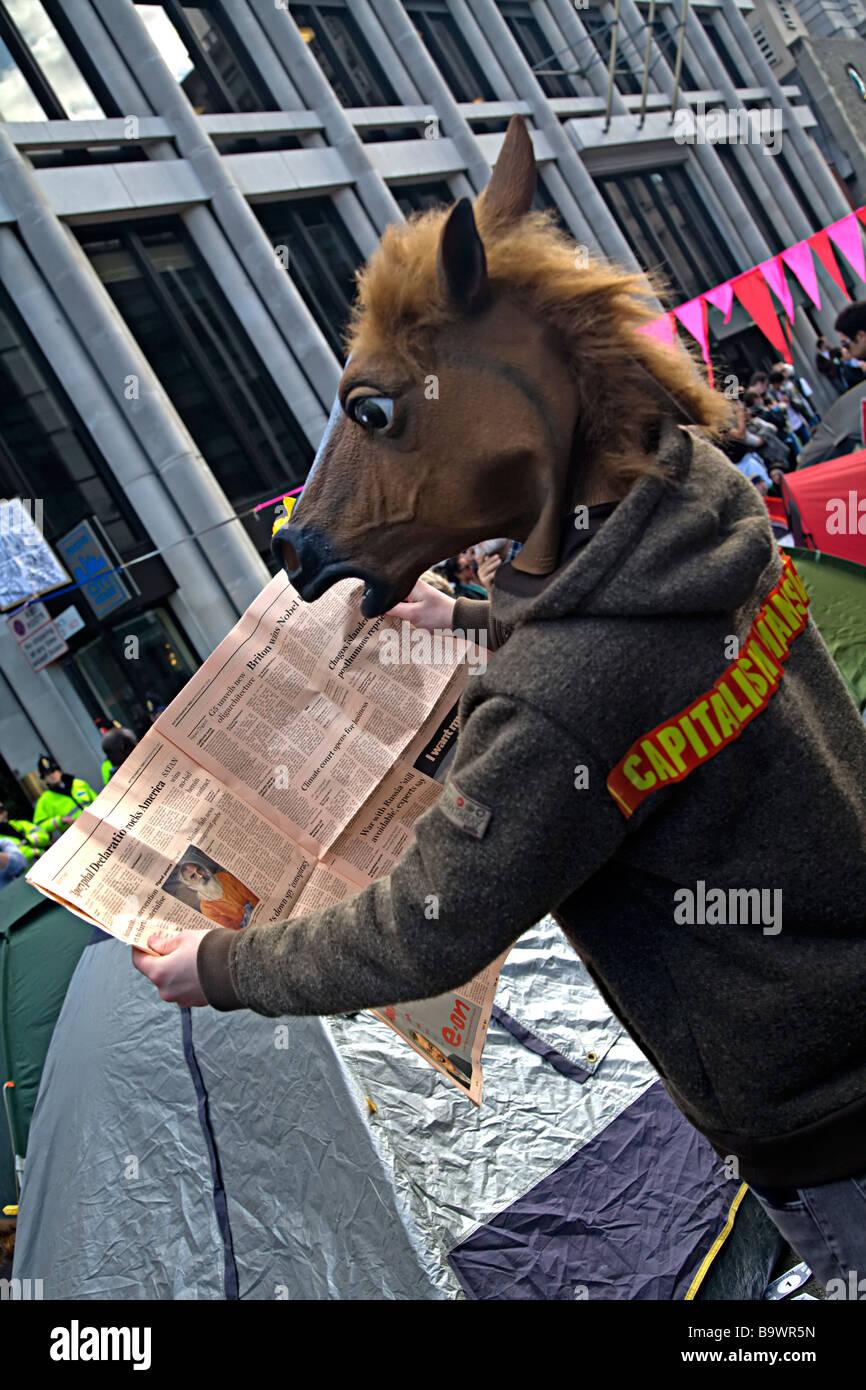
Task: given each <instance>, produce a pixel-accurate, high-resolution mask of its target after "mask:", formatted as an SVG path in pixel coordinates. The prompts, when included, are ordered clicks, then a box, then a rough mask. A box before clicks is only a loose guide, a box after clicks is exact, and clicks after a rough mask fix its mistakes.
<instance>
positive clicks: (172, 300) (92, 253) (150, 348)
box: [77, 219, 313, 554]
mask: <svg viewBox="0 0 866 1390" xmlns="http://www.w3.org/2000/svg"><path fill="white" fill-rule="evenodd" d="M77 234H78V236H79V239H80V240H81V242H82V245H83V246H84V250H85V251H86V252H87V254H88V256H89V257H90V260H91V263H92V264H93V266H94V269H95V270H96V272H97V274H98V275H99V277H100V279H101V280H102V282H103V284H104V285H105V287H106V289H107V290H108V293H109V294H110V295H111V298H112V299H113V301H114V303H115V305H116V306H117V308H118V310H119V312H120V313H121V315H122V316H123V318H124V319H125V321H126V323H127V324H128V325H129V328H130V330H131V332H132V334H133V336H134V337H135V339H136V340H137V342H138V344H139V346H140V347H141V349H142V351H143V353H144V354H145V356H146V357H147V359H148V361H149V362H150V364H151V366H152V367H153V369H154V371H155V372H156V373H157V375H158V377H159V379H160V381H161V382H162V384H163V387H164V389H165V391H166V393H167V395H168V396H169V398H170V400H171V401H172V403H173V405H174V407H175V409H176V410H177V412H178V414H179V415H180V417H181V419H182V420H183V422H184V424H185V425H186V427H187V429H188V430H189V432H190V434H191V435H192V437H193V439H194V440H195V442H196V444H197V445H198V447H199V449H200V450H201V452H202V454H203V455H204V457H205V459H206V460H207V463H208V464H209V466H210V468H211V469H212V470H213V473H214V475H215V477H216V479H217V481H218V482H219V483H220V485H221V486H222V488H223V489H224V491H225V493H226V495H227V496H228V498H229V499H230V501H231V502H232V503H233V504H234V506H235V507H236V508H237V509H238V510H239V511H240V510H243V509H244V508H245V507H248V506H251V505H253V504H255V503H256V502H259V501H263V500H264V499H266V498H268V497H271V496H273V495H274V494H275V493H276V492H277V491H278V490H279V489H280V488H281V487H291V486H293V485H295V484H297V483H301V482H303V480H304V478H305V476H306V473H307V470H308V468H309V465H310V462H311V460H312V453H313V451H312V449H311V447H310V445H309V442H308V441H307V439H306V437H305V435H303V433H302V432H301V430H300V428H299V427H298V425H297V423H296V421H295V420H294V418H293V417H292V415H291V414H290V412H289V410H288V408H287V406H286V405H285V402H284V400H283V398H282V396H280V395H279V393H278V392H277V391H276V389H275V387H274V385H273V383H272V382H271V381H270V379H269V377H268V376H267V373H266V371H265V370H264V369H263V364H262V362H261V360H260V359H259V358H258V356H257V355H256V354H255V353H254V352H253V350H252V348H251V346H250V344H249V342H248V340H247V338H246V335H245V334H244V332H243V329H242V328H241V326H240V324H239V323H238V321H237V319H236V318H235V316H234V313H233V312H232V310H231V308H230V306H229V304H228V302H227V301H226V300H225V299H224V298H223V295H222V292H221V291H220V289H219V286H218V284H217V283H216V281H215V280H213V278H212V277H211V275H210V272H209V271H208V269H207V267H206V265H205V264H204V262H203V261H202V260H201V259H200V257H199V256H198V254H197V252H196V251H195V249H194V247H193V246H192V244H191V243H189V242H187V240H186V238H185V236H184V234H183V228H182V225H181V224H180V223H179V222H177V221H175V220H174V219H165V220H160V221H158V222H146V223H141V224H136V225H135V226H126V227H118V228H116V227H113V226H112V227H102V228H99V229H90V228H80V229H77ZM247 525H248V530H249V533H250V535H251V536H252V537H253V540H254V542H255V543H256V545H257V546H258V548H259V550H260V551H261V552H262V553H263V554H267V553H268V551H269V542H270V537H269V536H266V535H265V534H264V533H263V528H262V527H261V525H256V523H255V522H254V521H253V520H252V519H250V520H249V522H248V523H247Z"/></svg>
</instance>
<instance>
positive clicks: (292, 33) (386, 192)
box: [100, 0, 403, 249]
mask: <svg viewBox="0 0 866 1390" xmlns="http://www.w3.org/2000/svg"><path fill="white" fill-rule="evenodd" d="M100 3H108V4H120V3H122V4H123V5H124V6H125V5H128V4H131V0H100ZM248 4H249V6H250V8H251V10H252V12H253V13H254V14H255V15H256V16H257V18H258V20H259V23H260V24H261V26H262V28H263V30H264V31H265V33H266V34H267V36H268V38H269V40H270V42H271V44H272V46H273V49H274V52H275V53H276V54H277V56H278V58H279V59H280V62H281V63H282V64H283V67H284V68H285V69H286V71H287V73H288V74H289V75H290V77H291V79H292V81H293V82H294V84H295V86H296V87H297V89H298V91H299V92H300V94H301V96H302V97H303V99H304V103H305V105H306V107H307V109H308V110H310V111H315V112H316V114H317V115H318V116H320V117H321V120H322V125H323V128H324V130H325V134H326V136H327V138H328V143H329V144H330V145H331V146H332V147H333V148H334V149H336V150H338V151H339V153H340V156H341V158H342V160H343V163H344V164H345V166H346V168H347V169H348V171H349V174H350V176H351V178H352V180H353V182H354V185H355V189H356V191H357V194H358V197H359V198H360V200H361V203H362V204H363V206H364V208H365V209H366V211H367V214H368V216H369V217H370V220H371V221H372V223H373V225H374V227H375V228H376V231H377V232H378V233H379V234H380V235H381V233H382V232H383V231H384V230H385V228H386V226H387V225H388V223H389V222H400V221H402V220H403V214H402V213H401V211H400V209H399V207H398V205H397V203H396V201H395V199H394V197H393V195H392V193H391V190H390V188H389V187H388V185H387V184H386V182H385V180H384V179H383V178H382V177H381V175H380V174H379V173H378V171H377V170H376V169H375V168H374V167H373V165H372V164H371V162H370V158H369V156H368V154H367V151H366V150H365V148H364V145H363V143H362V142H361V140H360V139H359V138H358V132H357V131H356V130H355V128H354V126H353V125H352V123H351V122H350V121H349V120H348V119H347V117H346V113H345V111H344V110H343V108H342V106H341V105H340V103H339V101H338V100H337V98H336V96H335V95H334V92H333V90H332V88H331V85H330V83H329V82H328V81H327V79H326V78H325V75H324V73H323V72H322V70H321V68H320V67H319V65H318V63H317V62H316V60H315V58H314V57H313V55H312V53H311V52H310V50H309V48H308V47H307V45H306V44H305V43H304V40H303V39H302V38H301V35H300V33H299V31H298V27H297V25H296V24H295V21H294V20H293V19H292V18H291V15H290V14H289V12H288V11H287V10H286V9H283V8H282V7H281V6H276V5H275V4H274V0H248ZM364 249H366V248H364Z"/></svg>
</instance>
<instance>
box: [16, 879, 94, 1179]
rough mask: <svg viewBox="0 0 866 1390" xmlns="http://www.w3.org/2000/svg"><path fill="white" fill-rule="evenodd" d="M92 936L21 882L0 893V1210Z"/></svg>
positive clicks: (21, 1154) (24, 1146) (68, 914)
mask: <svg viewBox="0 0 866 1390" xmlns="http://www.w3.org/2000/svg"><path fill="white" fill-rule="evenodd" d="M90 934H91V928H90V927H88V926H87V925H86V923H84V922H82V921H81V920H80V918H78V917H74V916H73V915H72V913H71V912H67V911H66V909H65V908H63V907H61V906H60V904H59V903H54V902H52V901H51V900H50V899H49V898H45V897H43V895H42V894H41V893H37V892H36V890H35V889H33V888H31V887H30V885H29V883H25V881H24V879H23V878H19V879H15V880H14V881H13V882H12V883H9V884H7V885H6V887H5V888H4V889H3V890H2V892H0V1073H2V1075H0V1083H5V1082H7V1081H12V1082H14V1086H9V1087H7V1088H6V1090H5V1101H6V1104H5V1106H4V1110H3V1118H2V1121H0V1206H7V1205H12V1204H14V1203H15V1201H16V1200H17V1195H16V1193H17V1189H16V1185H15V1164H14V1157H13V1155H14V1154H17V1155H18V1156H19V1158H24V1156H25V1154H26V1151H27V1141H28V1135H29V1131H30V1119H31V1116H32V1114H33V1107H34V1105H35V1104H36V1095H37V1091H38V1089H39V1081H40V1078H41V1075H42V1068H43V1064H44V1061H45V1055H46V1053H47V1051H48V1045H49V1043H50V1041H51V1035H52V1033H53V1031H54V1025H55V1022H56V1020H57V1016H58V1014H59V1013H60V1008H61V1005H62V1003H63V997H64V995H65V994H66V989H67V986H68V984H69V981H70V979H71V978H72V973H73V971H74V969H75V966H76V965H77V963H78V958H79V956H80V955H81V952H82V951H83V950H84V948H85V946H86V945H87V942H88V939H89V937H90ZM10 1125H11V1130H10Z"/></svg>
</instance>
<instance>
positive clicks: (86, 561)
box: [56, 517, 132, 618]
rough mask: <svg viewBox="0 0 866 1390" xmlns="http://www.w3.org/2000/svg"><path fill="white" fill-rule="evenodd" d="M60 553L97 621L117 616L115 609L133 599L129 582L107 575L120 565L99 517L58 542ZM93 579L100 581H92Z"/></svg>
mask: <svg viewBox="0 0 866 1390" xmlns="http://www.w3.org/2000/svg"><path fill="white" fill-rule="evenodd" d="M56 549H57V551H58V552H59V554H60V555H62V556H63V559H64V560H65V561H66V564H67V566H68V567H69V570H70V572H71V574H72V577H73V579H74V580H75V582H76V584H81V585H82V588H81V593H82V594H83V595H84V597H85V598H86V599H87V602H88V603H89V604H90V607H91V608H92V609H93V612H94V613H95V615H96V617H97V618H104V617H106V616H107V615H108V614H109V613H113V612H114V610H115V608H120V607H121V605H122V604H124V603H126V601H127V600H128V599H129V598H131V597H132V590H131V588H130V587H129V584H128V583H127V581H126V579H125V578H123V577H122V576H121V575H119V574H110V573H107V571H110V570H113V569H114V568H115V567H116V566H117V564H118V563H119V561H118V558H117V555H116V552H115V550H114V547H113V546H112V544H111V542H110V541H109V539H108V537H107V536H106V535H105V534H104V532H103V531H102V527H101V526H100V525H99V522H98V521H97V520H96V518H95V517H94V518H93V519H92V520H90V521H82V522H80V523H79V524H78V526H76V527H74V528H73V530H71V531H69V532H67V534H66V535H65V536H64V537H63V539H62V540H60V541H58V542H57V544H56ZM90 576H96V577H94V578H92V579H91V578H90Z"/></svg>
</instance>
